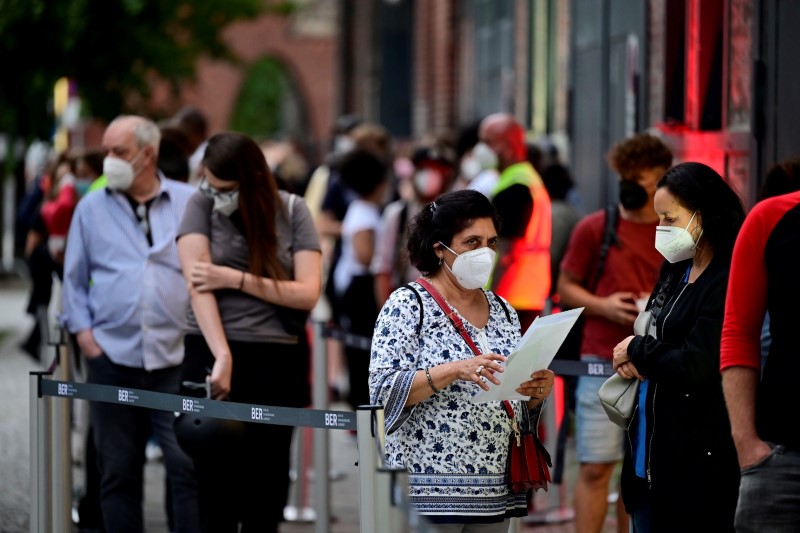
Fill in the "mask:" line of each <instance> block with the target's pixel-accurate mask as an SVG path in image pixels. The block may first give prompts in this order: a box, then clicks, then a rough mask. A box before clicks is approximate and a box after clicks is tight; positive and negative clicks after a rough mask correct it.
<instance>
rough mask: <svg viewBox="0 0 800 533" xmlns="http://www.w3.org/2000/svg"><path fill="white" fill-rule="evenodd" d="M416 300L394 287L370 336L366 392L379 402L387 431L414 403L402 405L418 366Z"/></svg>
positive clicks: (407, 291) (397, 424)
mask: <svg viewBox="0 0 800 533" xmlns="http://www.w3.org/2000/svg"><path fill="white" fill-rule="evenodd" d="M421 312H422V309H420V304H419V301H418V300H417V297H416V295H415V294H414V292H413V291H412V290H410V289H408V288H403V287H401V288H399V289H397V290H395V291H394V292H393V293H392V294H391V295H390V296H389V299H388V300H386V303H385V304H384V305H383V308H381V311H380V314H379V315H378V320H377V321H376V322H375V331H374V333H373V336H372V353H371V358H370V364H369V392H370V401H371V402H372V404H373V405H383V408H384V416H385V420H386V428H387V433H392V432H393V431H395V430H397V428H399V427H400V426H401V425H403V423H404V422H405V421H406V420H407V419H408V417H409V415H410V414H411V412H412V411H413V410H414V407H413V406H412V407H409V408H406V407H405V405H406V401H407V399H408V395H409V393H410V392H411V383H412V382H413V381H414V375H415V374H416V372H417V371H418V370H419V365H418V361H419V359H420V342H419V335H418V334H417V327H418V325H419V321H420V313H421Z"/></svg>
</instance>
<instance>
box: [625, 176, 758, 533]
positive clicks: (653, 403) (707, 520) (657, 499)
mask: <svg viewBox="0 0 800 533" xmlns="http://www.w3.org/2000/svg"><path fill="white" fill-rule="evenodd" d="M654 204H655V210H656V213H658V216H659V220H660V224H661V225H660V226H658V228H657V229H656V239H655V241H656V242H655V244H656V248H657V249H658V250H659V251H660V252H661V253H662V254H663V255H664V257H665V258H666V260H667V261H665V263H664V265H663V266H662V269H661V274H660V277H659V282H658V283H657V284H656V287H655V289H654V290H653V293H652V294H651V296H650V299H649V301H648V304H647V311H649V314H648V313H647V311H646V312H645V313H643V314H642V315H641V316H640V321H639V322H640V323H639V324H637V326H638V328H637V329H639V328H641V330H642V331H644V332H645V333H644V334H643V335H635V336H631V337H628V338H626V339H625V340H623V341H622V342H620V343H619V344H618V345H617V346H616V347H615V348H614V369H615V370H616V371H617V373H619V374H620V375H622V376H624V377H628V378H631V377H635V378H637V379H639V380H640V384H639V403H638V407H637V410H636V412H635V414H634V417H633V420H632V423H631V426H630V427H629V429H628V444H627V449H626V453H625V462H624V464H623V472H622V497H623V500H624V502H625V507H626V509H627V510H628V512H629V513H630V514H631V517H632V522H633V531H634V533H649V532H657V531H665V532H666V531H669V532H674V531H682V532H687V531H698V532H699V531H704V532H705V531H715V532H721V531H733V518H734V513H735V511H736V500H737V497H738V490H739V467H738V463H737V459H736V450H735V448H734V445H733V439H732V437H731V430H730V423H729V421H728V415H727V411H726V409H725V402H724V398H723V395H722V386H721V379H720V374H719V351H720V335H721V331H722V318H723V311H724V307H725V291H726V288H727V283H728V270H729V266H730V258H731V252H732V250H733V244H734V241H735V240H736V235H737V233H738V231H739V228H740V227H741V225H742V222H743V221H744V217H745V214H744V209H743V207H742V202H741V200H740V199H739V197H738V196H737V194H736V193H735V192H734V191H733V189H731V187H730V186H729V185H728V184H727V183H726V182H725V181H724V180H723V179H722V177H721V176H720V175H719V174H717V173H716V172H715V171H714V170H712V169H711V168H709V167H707V166H706V165H703V164H700V163H683V164H680V165H677V166H675V167H674V168H672V169H671V170H670V171H669V172H667V173H666V174H665V175H664V177H662V178H661V180H660V181H659V183H658V189H657V191H656V194H655V198H654ZM642 322H644V323H642Z"/></svg>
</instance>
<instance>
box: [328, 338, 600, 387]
mask: <svg viewBox="0 0 800 533" xmlns="http://www.w3.org/2000/svg"><path fill="white" fill-rule="evenodd" d="M323 336H325V337H330V338H333V339H338V340H340V341H341V342H342V343H343V344H344V345H345V346H349V347H351V348H360V349H362V350H369V349H370V346H371V345H372V338H371V337H364V336H363V335H354V334H352V333H347V332H346V331H342V330H341V329H339V328H336V327H330V326H329V327H326V328H325V330H324V332H323ZM549 368H550V370H552V371H553V372H555V373H556V375H561V376H597V377H602V376H610V375H611V374H613V373H614V369H613V368H612V366H611V363H610V362H609V363H587V362H583V361H562V360H559V359H555V360H553V362H552V363H550V367H549Z"/></svg>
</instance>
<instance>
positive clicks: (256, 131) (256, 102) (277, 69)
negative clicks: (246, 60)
mask: <svg viewBox="0 0 800 533" xmlns="http://www.w3.org/2000/svg"><path fill="white" fill-rule="evenodd" d="M287 86H288V79H287V75H286V70H285V69H284V67H283V65H282V64H281V63H280V62H279V61H278V60H277V59H274V58H265V59H262V60H260V61H258V62H257V63H254V64H253V65H252V66H251V67H250V68H249V69H248V71H247V77H246V79H245V82H244V83H243V84H242V88H241V90H240V91H239V97H238V98H237V100H236V109H234V111H233V115H232V117H231V129H233V130H235V131H239V132H242V133H246V134H247V135H250V136H253V137H256V138H266V137H271V136H272V135H273V134H275V133H277V132H278V131H279V129H280V127H281V103H282V102H283V96H284V94H285V92H286V89H287Z"/></svg>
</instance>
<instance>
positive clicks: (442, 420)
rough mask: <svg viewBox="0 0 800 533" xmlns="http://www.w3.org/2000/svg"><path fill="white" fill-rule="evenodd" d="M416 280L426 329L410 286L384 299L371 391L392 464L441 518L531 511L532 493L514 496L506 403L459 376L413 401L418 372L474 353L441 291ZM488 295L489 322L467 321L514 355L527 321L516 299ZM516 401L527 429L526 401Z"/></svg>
mask: <svg viewBox="0 0 800 533" xmlns="http://www.w3.org/2000/svg"><path fill="white" fill-rule="evenodd" d="M410 285H411V286H412V287H413V288H414V289H415V290H416V291H417V293H418V294H419V296H420V297H421V301H422V307H423V310H424V316H423V317H422V326H421V328H420V329H419V331H420V333H419V334H418V333H417V331H418V327H419V324H420V312H421V310H420V305H419V301H418V299H417V296H416V295H415V294H414V292H413V291H412V290H409V289H408V288H406V287H401V288H399V289H397V290H395V291H394V292H393V293H392V294H391V296H390V297H389V299H388V300H387V301H386V303H385V304H384V305H383V308H382V309H381V312H380V315H379V316H378V320H377V321H376V324H375V332H374V334H373V337H372V357H371V361H370V367H369V388H370V397H371V401H372V403H373V404H376V405H383V406H384V411H385V423H386V433H387V435H386V461H387V466H388V467H393V468H398V467H404V468H406V469H407V470H408V472H409V501H410V502H411V503H412V504H413V505H414V506H415V508H416V510H417V512H419V513H420V514H423V515H427V518H429V519H430V521H432V522H436V523H480V522H486V523H489V522H499V521H502V520H503V519H505V518H508V517H509V516H524V515H525V514H527V503H526V500H525V493H524V492H522V493H518V494H512V493H510V491H509V489H508V487H507V485H506V478H505V471H506V461H507V456H508V444H509V437H510V435H511V422H510V419H509V417H508V415H507V414H506V411H505V409H504V408H503V404H502V402H489V403H472V402H471V401H470V398H471V397H472V396H473V395H475V394H476V393H477V392H478V391H479V390H480V388H479V387H478V385H477V384H475V383H472V382H467V381H461V380H457V381H454V382H453V383H451V384H450V385H448V386H447V387H445V388H444V389H442V390H441V391H440V392H439V393H438V394H434V395H433V396H431V397H430V398H429V399H427V400H425V401H423V402H420V403H418V404H416V405H413V406H411V407H406V405H405V404H406V400H407V398H408V395H409V392H410V391H411V383H412V381H413V379H414V375H415V374H416V372H417V371H419V370H422V369H425V368H430V367H434V366H437V365H440V364H443V363H448V362H452V361H458V360H463V359H469V358H472V357H474V354H473V352H472V350H471V349H470V347H469V346H468V345H467V343H466V341H465V340H464V339H463V338H462V337H461V335H460V334H459V333H458V332H457V331H456V329H455V327H454V326H453V324H452V323H451V322H450V320H449V319H448V318H447V317H446V316H445V314H444V312H443V311H442V309H441V308H440V307H439V305H438V304H437V303H436V301H435V300H434V299H433V297H431V295H430V294H429V293H428V292H427V291H426V290H425V289H424V288H422V286H421V285H419V284H417V283H412V284H410ZM486 296H487V300H488V301H489V308H490V312H489V321H488V323H487V324H486V326H485V327H484V328H483V329H482V330H478V329H477V328H476V327H474V326H473V325H472V324H470V323H469V322H467V321H466V320H464V319H463V317H461V319H462V320H463V322H464V325H465V327H466V328H467V331H468V332H469V334H470V336H471V337H472V338H473V340H474V341H475V343H476V344H478V345H479V346H487V347H488V348H489V350H490V352H492V353H499V354H502V355H506V356H507V355H509V354H511V352H512V351H513V349H514V348H515V347H516V345H517V343H518V341H519V338H520V333H519V330H520V325H519V319H518V318H517V314H516V312H515V311H514V310H513V308H511V306H510V305H508V303H506V302H505V301H503V303H500V301H498V299H497V297H495V296H494V295H493V294H492V293H491V292H486ZM504 305H505V309H504ZM456 313H457V311H456ZM459 316H460V315H459ZM479 337H482V338H481V341H484V340H485V344H484V343H483V342H480V341H479V340H478V339H479ZM512 405H513V407H514V412H515V416H516V417H517V418H518V419H519V420H520V421H521V422H520V424H521V425H522V424H524V426H523V427H527V424H528V420H527V414H528V413H527V408H526V406H525V405H524V403H523V402H518V401H517V402H512ZM523 417H524V418H525V420H523Z"/></svg>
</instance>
